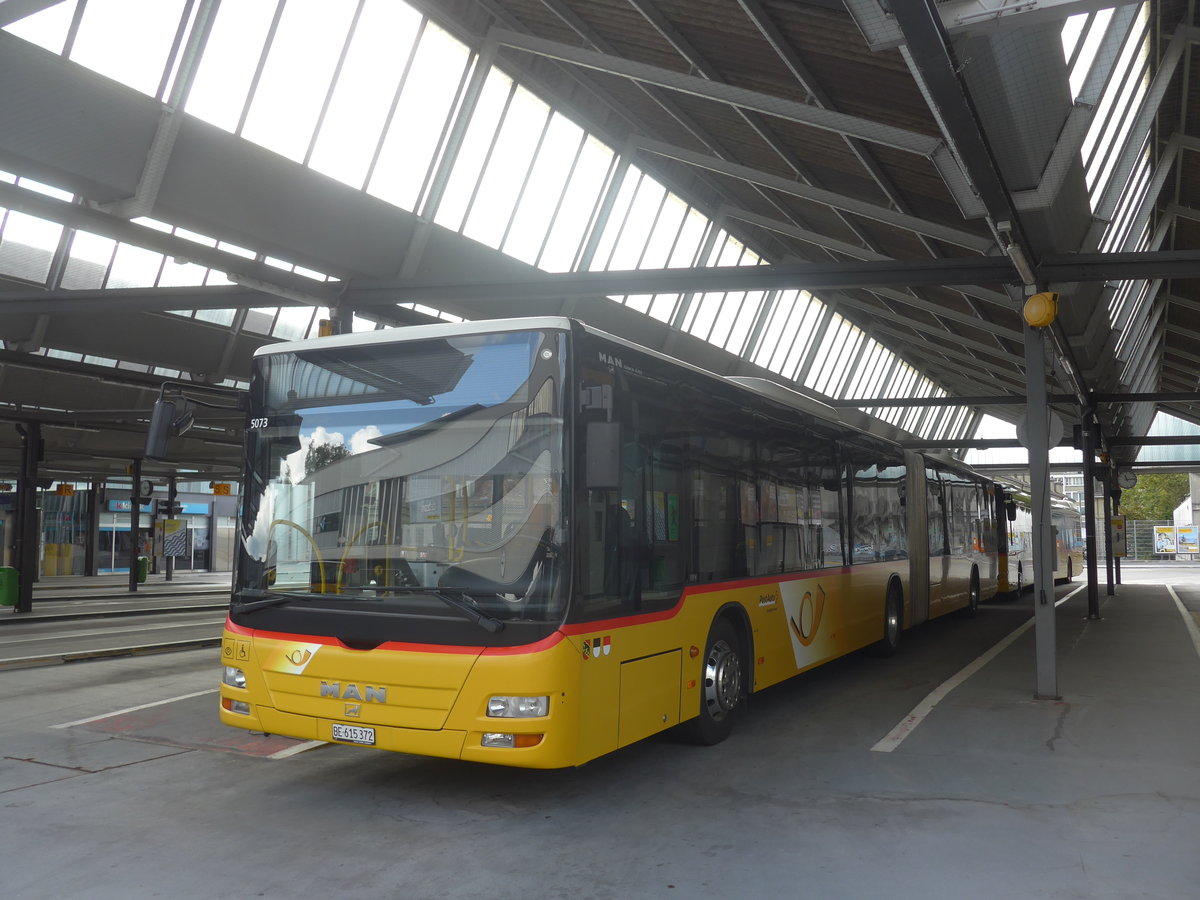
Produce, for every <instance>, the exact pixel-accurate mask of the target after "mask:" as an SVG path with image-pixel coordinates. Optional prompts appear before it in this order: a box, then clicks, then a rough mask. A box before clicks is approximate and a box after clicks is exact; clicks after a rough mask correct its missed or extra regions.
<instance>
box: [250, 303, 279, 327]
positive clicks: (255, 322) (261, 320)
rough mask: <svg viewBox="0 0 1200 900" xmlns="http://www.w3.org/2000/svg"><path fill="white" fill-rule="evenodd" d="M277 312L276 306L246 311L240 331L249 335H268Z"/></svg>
mask: <svg viewBox="0 0 1200 900" xmlns="http://www.w3.org/2000/svg"><path fill="white" fill-rule="evenodd" d="M277 312H279V307H276V306H260V307H257V308H255V309H248V310H246V317H245V321H243V322H242V331H244V332H248V333H250V334H270V333H271V329H272V327H273V326H274V324H275V314H276V313H277Z"/></svg>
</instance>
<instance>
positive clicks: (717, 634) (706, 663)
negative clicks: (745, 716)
mask: <svg viewBox="0 0 1200 900" xmlns="http://www.w3.org/2000/svg"><path fill="white" fill-rule="evenodd" d="M743 652H744V651H743V649H742V640H741V638H740V637H739V635H738V630H737V628H735V627H734V625H733V623H732V622H731V621H730V620H729V619H728V618H727V617H725V616H721V617H720V618H718V619H716V620H715V621H714V622H713V624H712V627H711V628H710V629H709V630H708V640H707V641H705V646H704V658H703V662H702V668H701V671H700V715H698V716H696V718H694V719H692V720H690V721H688V722H686V723H685V728H684V736H685V737H686V738H687V739H688V740H689V741H691V742H692V743H695V744H703V745H712V744H719V743H721V741H723V740H725V738H727V737H729V735H730V734H731V733H732V732H733V723H734V719H735V718H736V717H737V714H738V712H739V711H740V710H741V708H742V706H743V701H744V700H745V699H746V694H747V684H746V668H745V665H744V663H743V655H742V654H743Z"/></svg>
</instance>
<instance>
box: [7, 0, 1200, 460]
mask: <svg viewBox="0 0 1200 900" xmlns="http://www.w3.org/2000/svg"><path fill="white" fill-rule="evenodd" d="M1191 10H1192V5H1191V4H1189V3H1186V2H1183V0H1155V2H1143V3H1100V2H1083V0H1043V2H1038V3H1031V4H1012V5H1005V4H996V3H993V2H988V0H952V2H937V3H934V2H932V0H928V2H912V3H882V2H879V0H808V2H775V0H603V2H595V0H587V2H585V0H543V2H531V0H439V2H431V0H409V2H407V3H400V2H393V0H362V2H360V3H357V4H356V3H350V2H346V3H340V4H306V3H300V2H298V0H282V2H279V3H278V4H276V3H274V2H272V3H256V4H249V3H232V2H226V3H224V4H218V3H213V2H209V0H199V2H194V3H193V2H186V3H185V2H183V0H177V2H164V3H155V4H153V5H149V4H136V3H129V2H122V0H88V2H86V3H85V2H84V0H58V2H56V0H0V81H2V83H3V84H4V85H5V89H4V91H3V92H0V336H2V337H3V339H4V346H3V349H2V350H0V385H2V390H0V418H2V419H3V420H4V423H5V425H4V427H2V428H0V475H3V476H4V477H8V476H9V475H10V474H12V473H15V472H17V471H18V469H19V467H20V464H21V453H22V443H23V435H24V436H27V435H28V434H29V433H30V426H31V425H33V424H36V425H37V426H38V432H39V433H40V436H41V439H42V440H43V441H44V450H43V454H42V460H41V462H40V463H39V471H40V473H41V474H43V475H44V476H45V477H48V478H57V479H72V478H75V477H83V478H87V477H96V478H103V477H107V476H111V475H118V474H124V473H125V471H126V468H127V466H128V465H129V464H130V461H131V460H133V459H136V458H139V457H140V456H141V455H142V447H143V441H144V437H145V432H146V426H147V421H148V418H149V412H150V409H151V407H152V406H153V403H154V400H155V399H156V398H157V397H158V396H159V395H160V392H162V391H163V390H164V382H169V384H168V386H167V387H166V388H165V390H168V391H172V392H177V393H182V394H183V395H184V396H190V397H192V398H198V399H206V400H208V401H209V405H207V406H206V405H202V404H197V405H196V406H195V408H194V414H195V424H194V425H193V427H192V428H191V430H189V431H188V432H187V433H186V434H184V435H182V436H181V437H179V438H177V439H176V440H175V441H174V443H173V446H172V460H171V461H169V462H161V461H150V460H147V461H146V462H145V465H146V467H147V468H146V470H145V471H146V472H147V473H148V474H151V475H153V474H163V475H165V474H174V473H175V472H177V471H179V470H181V469H182V470H186V471H191V472H195V473H198V474H199V476H201V477H209V476H211V477H223V476H229V475H232V474H234V473H236V472H237V471H238V470H239V468H240V455H239V453H240V451H239V447H240V441H241V428H242V423H241V419H240V417H239V415H238V414H237V411H236V409H230V408H228V407H226V408H219V407H222V406H224V405H226V399H232V398H233V397H234V393H233V392H236V390H238V389H241V388H244V387H245V386H246V383H247V379H248V378H249V368H250V359H251V356H252V355H253V353H254V351H255V350H256V349H258V348H259V347H262V346H264V345H266V344H269V343H273V342H276V341H280V340H290V339H295V338H298V337H305V336H309V335H315V334H316V333H317V331H318V329H319V328H320V325H319V323H320V322H321V320H326V319H328V320H330V321H332V322H333V323H335V325H334V327H337V328H341V329H343V330H344V329H349V328H354V329H365V328H375V327H393V326H403V325H407V324H413V323H422V322H429V321H436V320H438V319H450V320H454V319H457V318H467V319H475V318H495V317H509V316H515V315H546V314H554V315H559V314H567V315H573V316H577V317H580V318H583V319H585V320H587V321H588V322H589V323H591V324H593V325H595V326H597V327H599V328H602V329H605V330H608V331H611V332H613V333H616V334H618V335H621V336H624V337H627V338H630V339H633V340H636V341H638V342H640V343H643V344H646V345H648V346H650V347H652V348H654V349H657V350H661V351H664V352H667V353H670V354H672V355H675V356H680V357H682V358H685V359H687V360H688V361H690V362H692V363H694V364H697V365H701V366H704V367H706V368H710V369H712V370H714V371H717V372H719V373H722V374H730V375H739V376H750V377H755V376H757V377H764V378H769V379H771V380H774V381H778V382H780V383H783V384H786V385H790V386H792V387H795V388H797V389H799V390H801V391H803V392H807V393H810V394H812V395H813V396H816V397H820V398H825V399H835V400H840V401H844V400H846V399H856V398H863V397H872V398H876V399H878V398H883V397H893V398H895V397H908V396H913V397H920V398H923V399H925V400H931V399H936V398H943V397H945V398H951V399H952V398H955V397H961V398H965V399H964V401H963V402H962V403H961V404H959V405H958V407H943V408H941V409H939V408H937V407H936V406H927V407H925V408H921V409H912V410H904V409H891V408H882V407H881V408H879V409H873V408H872V407H870V406H869V405H867V404H865V403H864V404H863V408H864V409H865V410H866V411H867V412H868V413H874V414H875V417H874V419H872V421H873V422H875V424H874V425H873V428H874V429H875V430H877V431H879V433H882V434H886V435H888V436H890V437H895V438H901V439H904V438H909V439H913V438H924V439H930V440H951V441H953V440H967V439H970V438H972V437H974V431H975V429H976V427H977V426H978V423H979V421H980V420H981V418H982V416H983V415H984V414H985V413H986V414H991V415H994V416H997V417H999V418H1002V419H1006V420H1008V421H1013V422H1016V421H1018V420H1019V419H1020V416H1021V414H1022V407H1021V406H1020V403H1019V402H1008V401H1010V400H1011V401H1019V400H1020V399H1021V398H1022V397H1023V396H1024V393H1025V388H1026V384H1027V372H1026V362H1025V356H1024V347H1023V328H1024V327H1025V325H1024V322H1023V315H1022V311H1023V308H1024V306H1025V303H1026V300H1027V297H1028V296H1029V295H1030V294H1034V293H1046V292H1050V293H1054V294H1057V295H1058V298H1057V306H1056V309H1055V311H1054V312H1055V315H1054V319H1053V322H1052V324H1050V325H1048V326H1046V328H1047V334H1048V336H1049V338H1050V340H1049V341H1048V345H1049V347H1050V352H1049V354H1048V356H1047V367H1048V373H1049V379H1050V391H1051V393H1052V395H1054V396H1057V397H1061V398H1065V399H1060V400H1059V402H1057V403H1056V407H1055V408H1056V409H1058V411H1059V413H1060V415H1061V416H1062V417H1064V418H1066V419H1067V420H1068V421H1074V420H1077V419H1078V415H1079V412H1078V411H1079V407H1080V405H1081V404H1082V405H1095V407H1096V412H1097V415H1098V418H1099V421H1100V424H1101V429H1102V431H1103V433H1104V435H1105V436H1106V438H1109V439H1111V441H1112V444H1111V447H1110V448H1109V449H1110V451H1111V452H1112V454H1113V456H1114V458H1116V459H1118V460H1120V459H1132V458H1133V456H1134V454H1135V453H1136V446H1134V444H1133V442H1132V441H1131V440H1130V439H1131V438H1138V437H1141V436H1143V435H1145V434H1146V432H1147V430H1148V429H1149V427H1150V424H1151V422H1152V419H1153V417H1154V414H1155V412H1156V411H1157V410H1158V409H1166V410H1169V411H1170V412H1172V413H1173V414H1174V415H1176V416H1179V417H1181V418H1184V419H1186V420H1190V421H1193V422H1197V421H1200V400H1198V399H1197V395H1196V390H1197V378H1196V372H1197V369H1198V366H1200V350H1198V349H1197V347H1200V288H1198V287H1197V285H1198V281H1197V276H1198V275H1200V240H1198V238H1200V232H1198V230H1197V229H1198V228H1200V225H1198V224H1197V220H1198V218H1200V217H1198V215H1197V213H1196V208H1197V207H1200V178H1198V177H1197V175H1198V174H1200V170H1198V168H1197V161H1196V151H1197V148H1200V143H1197V141H1198V140H1200V133H1198V134H1192V132H1194V131H1198V129H1200V126H1198V125H1197V123H1196V115H1194V114H1193V113H1194V110H1193V109H1192V107H1193V106H1194V105H1195V104H1194V101H1193V100H1192V97H1191V94H1192V93H1194V92H1189V90H1188V85H1189V84H1191V83H1192V82H1193V81H1194V79H1195V77H1196V76H1192V75H1191V70H1192V68H1193V66H1194V65H1196V63H1195V62H1194V61H1193V59H1194V55H1193V47H1194V45H1195V41H1196V39H1197V37H1198V36H1200V31H1198V30H1197V28H1196V25H1195V23H1194V22H1193V21H1192V20H1191V18H1190V16H1191V15H1192V12H1191ZM189 384H190V385H192V386H199V388H200V389H198V390H193V391H189V388H188V385H189ZM181 385H182V386H181ZM223 388H227V389H228V390H229V392H228V394H227V398H226V399H222V397H221V391H222V389H223ZM1097 398H1104V399H1097ZM947 402H949V401H947Z"/></svg>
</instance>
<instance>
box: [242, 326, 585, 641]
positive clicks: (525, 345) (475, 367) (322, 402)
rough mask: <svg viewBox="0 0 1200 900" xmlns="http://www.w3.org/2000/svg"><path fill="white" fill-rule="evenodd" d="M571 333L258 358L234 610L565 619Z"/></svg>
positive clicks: (373, 342)
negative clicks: (561, 563) (567, 342)
mask: <svg viewBox="0 0 1200 900" xmlns="http://www.w3.org/2000/svg"><path fill="white" fill-rule="evenodd" d="M398 334H401V333H398ZM371 337H372V338H374V336H371ZM563 340H564V337H563V335H561V334H556V333H550V334H543V333H540V332H504V333H494V334H474V335H465V336H455V337H450V338H439V339H430V340H391V341H387V340H384V341H381V340H378V339H370V340H364V341H361V342H350V341H340V342H335V343H333V344H332V345H330V344H329V343H328V342H327V343H326V345H324V346H322V345H317V346H315V347H313V348H311V349H308V348H306V349H302V350H298V351H295V352H290V353H289V352H280V353H274V354H267V355H264V356H260V357H259V358H258V359H256V361H255V373H254V381H253V383H252V385H251V391H250V394H251V400H250V411H249V421H248V423H247V424H248V428H247V446H246V451H247V459H246V473H247V489H246V496H245V503H244V508H243V512H242V523H241V558H240V560H239V572H238V592H237V593H238V597H237V599H238V600H239V601H240V603H235V604H234V607H233V610H232V612H233V614H234V616H235V619H236V618H237V617H238V613H239V608H240V610H241V612H242V613H243V614H244V615H246V616H247V620H246V621H247V624H254V625H258V624H259V622H258V621H257V620H255V621H253V623H252V622H251V619H250V616H251V614H252V613H255V612H257V611H258V610H262V609H268V608H270V609H276V608H279V607H281V606H287V605H293V606H296V607H298V608H305V609H309V610H312V609H321V610H330V611H331V610H333V609H338V608H340V609H346V610H349V611H357V612H360V613H361V612H364V611H369V612H370V613H383V614H386V613H395V614H398V615H404V616H407V617H408V618H409V619H410V620H413V621H416V620H420V619H437V618H442V619H445V618H455V617H458V618H460V619H462V618H464V615H465V618H468V619H471V618H474V619H475V620H476V621H477V622H478V623H479V624H483V625H484V627H485V628H487V629H488V630H496V629H497V628H498V627H503V623H504V622H505V621H508V620H521V621H524V622H529V621H542V622H551V621H557V620H560V619H561V616H562V606H563V603H564V602H565V598H564V597H563V596H562V594H563V592H562V591H560V590H559V589H558V588H557V587H556V582H557V581H558V580H559V579H558V578H557V575H556V562H557V560H558V559H559V558H564V559H565V548H564V546H563V541H564V531H563V513H562V505H561V502H560V498H561V488H562V465H563V457H564V454H563V435H564V429H563V419H562V401H561V394H562V370H561V358H562V342H563ZM324 619H328V620H329V621H331V622H332V621H335V620H336V616H326V617H324ZM383 630H384V631H388V632H390V631H391V629H388V628H386V627H385V628H384V629H383ZM405 636H407V637H409V638H410V639H411V638H413V637H414V636H413V635H412V634H410V633H407V632H406V633H405Z"/></svg>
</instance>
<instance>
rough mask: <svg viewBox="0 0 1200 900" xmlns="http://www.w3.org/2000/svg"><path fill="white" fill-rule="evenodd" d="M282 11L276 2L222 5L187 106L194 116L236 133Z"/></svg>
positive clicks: (245, 0) (246, 0)
mask: <svg viewBox="0 0 1200 900" xmlns="http://www.w3.org/2000/svg"><path fill="white" fill-rule="evenodd" d="M278 5H279V4H278V2H277V0H237V2H236V3H222V4H221V6H220V7H219V8H218V10H217V17H216V19H214V20H213V25H212V31H211V32H210V33H209V36H208V41H207V43H206V44H205V45H204V54H203V55H202V56H201V57H200V64H199V66H198V67H197V68H196V77H195V79H194V80H193V81H192V87H191V90H190V91H189V92H188V98H187V102H186V103H185V104H184V109H186V110H187V112H188V113H189V114H191V115H193V116H196V117H197V118H199V119H203V120H204V121H205V122H208V123H209V124H211V125H216V126H217V127H218V128H223V129H225V130H226V131H236V130H237V127H238V122H239V121H241V117H242V112H243V111H244V109H245V107H246V101H247V99H248V98H249V95H250V85H251V83H252V82H253V80H254V73H255V71H256V70H257V68H258V63H259V59H260V58H261V57H262V53H263V46H264V44H265V43H266V40H267V35H268V33H269V32H270V29H271V21H272V20H273V19H274V17H275V10H276V8H277V7H278Z"/></svg>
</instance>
